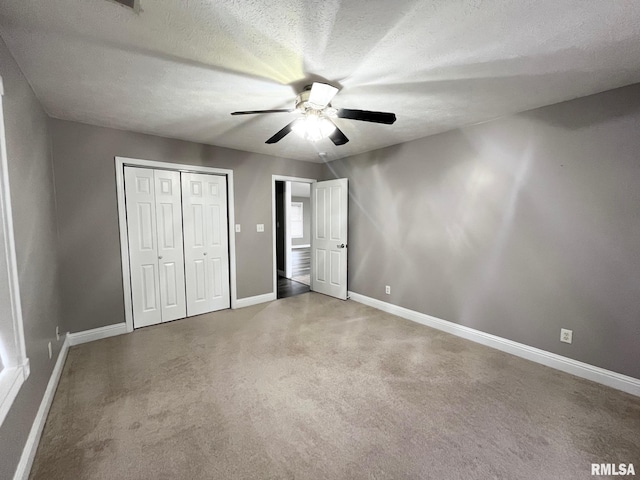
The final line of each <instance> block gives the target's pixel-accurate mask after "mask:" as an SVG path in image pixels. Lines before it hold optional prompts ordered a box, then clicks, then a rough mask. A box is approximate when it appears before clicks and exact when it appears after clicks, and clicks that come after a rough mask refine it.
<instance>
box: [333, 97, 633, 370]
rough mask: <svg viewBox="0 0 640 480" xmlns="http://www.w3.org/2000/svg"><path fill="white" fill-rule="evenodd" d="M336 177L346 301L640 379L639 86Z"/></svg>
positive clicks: (361, 162)
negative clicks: (424, 317)
mask: <svg viewBox="0 0 640 480" xmlns="http://www.w3.org/2000/svg"><path fill="white" fill-rule="evenodd" d="M328 167H329V170H330V171H332V174H333V175H335V176H337V177H342V176H344V177H348V178H349V180H350V194H351V201H350V206H349V208H350V212H349V216H350V219H349V235H350V238H349V289H350V290H352V291H355V292H357V293H361V294H363V295H367V296H369V297H373V298H377V299H380V300H383V301H387V302H390V303H393V304H396V305H401V306H403V307H406V308H409V309H412V310H417V311H419V312H423V313H427V314H430V315H433V316H436V317H439V318H442V319H445V320H449V321H452V322H456V323H459V324H463V325H467V326H469V327H472V328H475V329H478V330H481V331H484V332H488V333H492V334H495V335H499V336H501V337H505V338H508V339H511V340H515V341H517V342H521V343H524V344H527V345H532V346H534V347H538V348H541V349H543V350H547V351H550V352H555V353H558V354H561V355H565V356H567V357H570V358H574V359H577V360H580V361H584V362H587V363H589V364H593V365H597V366H600V367H603V368H606V369H610V370H613V371H616V372H620V373H623V374H626V375H630V376H633V377H636V378H640V348H638V345H640V301H639V300H638V299H640V279H639V277H638V272H640V253H639V252H640V187H639V185H640V85H634V86H630V87H625V88H621V89H617V90H613V91H610V92H605V93H602V94H599V95H594V96H590V97H586V98H582V99H578V100H574V101H571V102H565V103H562V104H558V105H554V106H551V107H546V108H542V109H538V110H534V111H531V112H528V113H524V114H520V115H515V116H511V117H508V118H503V119H500V120H496V121H493V122H490V123H485V124H482V125H476V126H472V127H468V128H464V129H461V130H456V131H451V132H448V133H444V134H441V135H436V136H432V137H428V138H424V139H421V140H416V141H413V142H409V143H406V144H402V145H398V146H394V147H390V148H386V149H383V150H378V151H374V152H370V153H367V154H362V155H359V156H357V157H352V158H350V159H347V160H342V161H335V162H331V163H330V164H328ZM384 285H390V286H391V292H392V294H391V295H385V294H384ZM561 327H564V328H569V329H572V330H573V331H574V336H573V344H572V345H568V344H564V343H560V341H559V337H560V328H561Z"/></svg>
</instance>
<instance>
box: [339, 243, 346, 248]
mask: <svg viewBox="0 0 640 480" xmlns="http://www.w3.org/2000/svg"><path fill="white" fill-rule="evenodd" d="M338 248H347V246H346V245H345V244H344V243H341V244H340V245H338Z"/></svg>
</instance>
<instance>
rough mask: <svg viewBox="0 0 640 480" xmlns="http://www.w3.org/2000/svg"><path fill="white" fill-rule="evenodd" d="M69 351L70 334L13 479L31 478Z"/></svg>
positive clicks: (50, 378) (61, 351) (61, 350)
mask: <svg viewBox="0 0 640 480" xmlns="http://www.w3.org/2000/svg"><path fill="white" fill-rule="evenodd" d="M68 351H69V335H67V336H66V337H65V339H64V342H63V343H62V348H61V349H60V353H58V359H57V360H56V365H55V367H53V371H52V372H51V377H49V383H48V384H47V389H46V390H45V391H44V396H43V397H42V401H41V402H40V408H38V413H36V418H35V419H34V420H33V424H32V425H31V431H30V432H29V436H28V437H27V442H26V443H25V445H24V448H23V449H22V456H21V457H20V462H19V463H18V467H17V468H16V473H15V474H14V475H13V480H27V479H28V478H29V473H31V466H32V465H33V459H34V458H35V456H36V451H37V450H38V444H39V443H40V437H41V436H42V431H43V430H44V424H45V422H46V421H47V415H49V409H50V408H51V403H52V402H53V396H54V394H55V393H56V388H58V382H59V381H60V375H62V367H64V362H65V360H66V359H67V352H68Z"/></svg>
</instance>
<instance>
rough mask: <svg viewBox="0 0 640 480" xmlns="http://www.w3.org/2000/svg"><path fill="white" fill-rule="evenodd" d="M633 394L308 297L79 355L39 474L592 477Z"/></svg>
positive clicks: (354, 306)
mask: <svg viewBox="0 0 640 480" xmlns="http://www.w3.org/2000/svg"><path fill="white" fill-rule="evenodd" d="M591 462H598V463H601V462H614V463H629V462H635V466H636V469H638V468H639V467H640V398H637V397H633V396H630V395H627V394H624V393H621V392H618V391H615V390H612V389H609V388H606V387H603V386H600V385H597V384H594V383H591V382H588V381H585V380H581V379H578V378H576V377H572V376H570V375H566V374H563V373H560V372H557V371H555V370H552V369H549V368H546V367H543V366H540V365H537V364H534V363H531V362H528V361H525V360H522V359H519V358H516V357H512V356H510V355H507V354H505V353H501V352H498V351H495V350H492V349H490V348H487V347H483V346H480V345H477V344H474V343H471V342H468V341H466V340H462V339H459V338H456V337H453V336H450V335H447V334H445V333H442V332H439V331H435V330H432V329H429V328H426V327H423V326H421V325H417V324H414V323H411V322H408V321H405V320H403V319H400V318H397V317H394V316H391V315H388V314H385V313H382V312H379V311H377V310H374V309H372V308H369V307H366V306H363V305H360V304H358V303H355V302H351V301H347V302H342V301H338V300H334V299H331V298H328V297H324V296H322V295H319V294H314V293H309V294H304V295H299V296H296V297H290V298H286V299H283V300H279V301H276V302H272V303H269V304H263V305H257V306H255V307H249V308H244V309H241V310H236V311H231V310H226V311H223V312H218V313H215V314H209V315H203V316H200V317H196V318H192V319H187V320H179V321H176V322H172V323H169V324H164V325H159V326H155V327H148V328H144V329H142V330H138V331H136V332H135V333H133V334H130V335H123V336H120V337H114V338H110V339H106V340H102V341H98V342H94V343H90V344H85V345H81V346H77V347H73V348H72V349H71V350H70V352H69V356H68V359H67V362H66V365H65V367H64V372H63V374H62V378H61V381H60V385H59V387H58V390H57V392H56V396H55V399H54V402H53V406H52V408H51V412H50V415H49V419H48V421H47V424H46V427H45V430H44V434H43V437H42V441H41V444H40V448H39V450H38V453H37V456H36V459H35V463H34V466H33V470H32V475H31V478H33V479H47V480H52V479H78V480H80V479H249V478H251V479H276V478H278V479H280V478H283V479H313V480H316V479H403V478H416V479H417V478H420V479H427V478H432V479H493V478H495V479H522V478H531V479H573V478H576V479H587V478H592V477H591V475H590V468H591Z"/></svg>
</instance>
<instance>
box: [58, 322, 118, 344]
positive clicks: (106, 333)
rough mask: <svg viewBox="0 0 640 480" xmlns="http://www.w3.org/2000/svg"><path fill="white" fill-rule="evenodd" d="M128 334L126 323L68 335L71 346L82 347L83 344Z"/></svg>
mask: <svg viewBox="0 0 640 480" xmlns="http://www.w3.org/2000/svg"><path fill="white" fill-rule="evenodd" d="M125 333H127V324H126V323H124V322H123V323H116V324H115V325H107V326H106V327H100V328H94V329H93V330H85V331H84V332H77V333H68V334H67V339H68V340H69V346H71V347H72V346H74V345H80V344H82V343H87V342H93V341H94V340H101V339H103V338H109V337H115V336H116V335H123V334H125Z"/></svg>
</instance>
